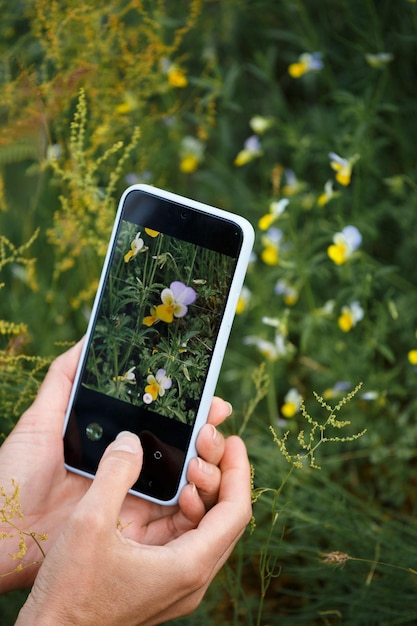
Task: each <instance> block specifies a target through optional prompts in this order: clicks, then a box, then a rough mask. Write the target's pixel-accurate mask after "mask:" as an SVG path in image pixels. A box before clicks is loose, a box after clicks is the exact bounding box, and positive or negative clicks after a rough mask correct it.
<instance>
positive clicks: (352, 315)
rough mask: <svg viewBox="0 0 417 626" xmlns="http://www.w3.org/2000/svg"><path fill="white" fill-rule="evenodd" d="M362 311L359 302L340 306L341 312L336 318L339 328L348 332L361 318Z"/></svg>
mask: <svg viewBox="0 0 417 626" xmlns="http://www.w3.org/2000/svg"><path fill="white" fill-rule="evenodd" d="M363 315H364V311H363V309H362V307H361V305H360V304H359V302H352V303H351V304H349V305H347V306H344V307H343V308H342V313H341V315H340V316H339V319H338V320H337V323H338V325H339V328H340V330H343V332H344V333H348V332H349V331H350V330H352V328H353V327H354V326H356V324H357V323H358V322H360V321H361V320H362V319H363Z"/></svg>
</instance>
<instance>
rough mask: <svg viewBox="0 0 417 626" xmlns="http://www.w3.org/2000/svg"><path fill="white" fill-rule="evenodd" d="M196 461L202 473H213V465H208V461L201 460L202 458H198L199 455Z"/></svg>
mask: <svg viewBox="0 0 417 626" xmlns="http://www.w3.org/2000/svg"><path fill="white" fill-rule="evenodd" d="M197 462H198V468H199V470H200V471H201V472H203V474H212V473H213V467H212V466H211V465H210V463H206V462H205V461H203V459H200V457H199V456H198V457H197Z"/></svg>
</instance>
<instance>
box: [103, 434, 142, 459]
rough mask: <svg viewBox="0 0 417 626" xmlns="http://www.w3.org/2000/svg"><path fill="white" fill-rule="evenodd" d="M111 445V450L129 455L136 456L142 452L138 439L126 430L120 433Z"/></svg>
mask: <svg viewBox="0 0 417 626" xmlns="http://www.w3.org/2000/svg"><path fill="white" fill-rule="evenodd" d="M110 445H111V450H112V451H113V452H114V451H116V452H117V451H119V452H120V451H121V452H129V453H130V454H138V452H139V451H141V450H142V445H141V443H140V439H139V437H138V436H137V435H135V434H134V433H131V432H129V431H127V430H123V431H121V432H120V433H119V434H118V435H117V437H116V439H115V440H114V442H113V443H112V444H110Z"/></svg>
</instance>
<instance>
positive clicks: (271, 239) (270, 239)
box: [261, 227, 282, 266]
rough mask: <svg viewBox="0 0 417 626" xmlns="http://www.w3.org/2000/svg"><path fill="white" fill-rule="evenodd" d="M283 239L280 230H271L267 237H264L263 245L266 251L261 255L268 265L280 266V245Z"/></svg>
mask: <svg viewBox="0 0 417 626" xmlns="http://www.w3.org/2000/svg"><path fill="white" fill-rule="evenodd" d="M281 239H282V231H281V230H279V229H278V228H273V227H272V228H270V229H269V230H268V232H267V233H266V235H264V236H263V237H262V245H263V246H264V249H263V250H262V253H261V259H262V261H263V262H264V263H265V264H266V265H271V266H273V265H278V261H279V254H278V252H279V248H278V246H279V243H280V241H281Z"/></svg>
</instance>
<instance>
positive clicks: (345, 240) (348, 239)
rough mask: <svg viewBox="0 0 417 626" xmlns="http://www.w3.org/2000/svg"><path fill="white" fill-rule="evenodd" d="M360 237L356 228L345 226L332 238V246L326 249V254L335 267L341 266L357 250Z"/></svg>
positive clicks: (360, 240)
mask: <svg viewBox="0 0 417 626" xmlns="http://www.w3.org/2000/svg"><path fill="white" fill-rule="evenodd" d="M361 243H362V235H361V234H360V232H359V230H358V229H357V228H356V226H345V228H344V229H343V230H342V231H341V232H340V233H336V234H335V235H334V237H333V244H332V245H330V246H329V247H328V248H327V254H328V255H329V257H330V258H331V260H332V261H333V263H335V264H336V265H343V264H344V263H346V261H347V260H348V259H349V258H350V257H351V256H352V254H353V253H354V252H355V250H357V249H358V248H359V246H360V245H361Z"/></svg>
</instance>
